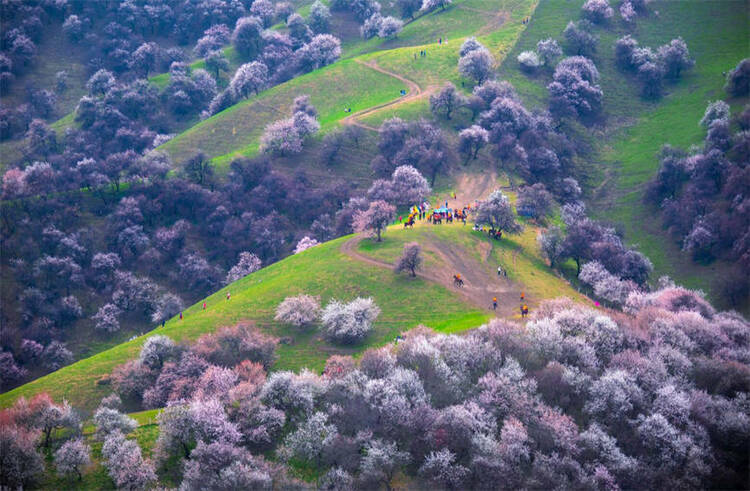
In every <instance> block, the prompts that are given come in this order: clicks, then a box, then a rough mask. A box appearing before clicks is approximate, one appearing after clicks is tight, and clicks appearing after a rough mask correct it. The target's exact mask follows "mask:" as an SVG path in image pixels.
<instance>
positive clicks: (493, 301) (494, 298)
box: [492, 297, 497, 310]
mask: <svg viewBox="0 0 750 491" xmlns="http://www.w3.org/2000/svg"><path fill="white" fill-rule="evenodd" d="M492 310H497V297H492Z"/></svg>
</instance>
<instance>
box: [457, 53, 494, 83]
mask: <svg viewBox="0 0 750 491" xmlns="http://www.w3.org/2000/svg"><path fill="white" fill-rule="evenodd" d="M494 64H495V59H494V58H493V57H492V55H491V54H490V52H489V50H487V49H486V48H484V47H483V48H480V49H475V50H472V51H470V52H468V53H467V54H466V55H465V56H462V57H461V58H459V60H458V72H459V73H460V74H461V75H463V76H464V77H467V78H472V79H474V80H476V82H477V84H481V83H482V82H484V81H485V80H487V79H488V78H490V77H492V75H493V73H494V72H493V68H492V67H493V65H494Z"/></svg>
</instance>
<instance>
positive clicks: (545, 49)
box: [536, 38, 562, 66]
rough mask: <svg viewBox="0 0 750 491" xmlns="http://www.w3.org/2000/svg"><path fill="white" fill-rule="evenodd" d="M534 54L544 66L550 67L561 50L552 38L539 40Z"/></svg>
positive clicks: (560, 53)
mask: <svg viewBox="0 0 750 491" xmlns="http://www.w3.org/2000/svg"><path fill="white" fill-rule="evenodd" d="M536 52H537V54H538V55H539V58H540V59H541V61H542V63H544V65H546V66H551V65H552V62H554V61H555V60H556V59H557V58H558V57H559V56H561V55H562V48H560V45H559V44H557V41H556V40H555V39H553V38H547V39H540V40H539V42H538V43H536Z"/></svg>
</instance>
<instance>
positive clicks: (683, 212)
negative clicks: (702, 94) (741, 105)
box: [646, 101, 750, 306]
mask: <svg viewBox="0 0 750 491" xmlns="http://www.w3.org/2000/svg"><path fill="white" fill-rule="evenodd" d="M700 124H701V126H702V127H703V128H705V129H706V138H705V141H704V144H703V148H693V149H690V150H688V151H685V150H682V149H679V148H675V147H672V146H670V145H665V146H664V147H663V148H662V150H661V153H660V155H659V159H660V161H661V164H660V166H659V171H658V172H657V174H656V176H655V177H654V179H653V180H652V181H651V183H650V184H649V187H648V189H647V192H646V200H647V201H648V202H649V203H652V204H654V205H656V206H658V207H659V209H660V211H661V217H662V220H663V223H664V226H665V227H666V228H667V229H668V230H669V232H670V233H671V234H672V236H673V237H675V238H676V239H677V240H678V241H679V242H680V243H681V245H682V249H683V250H684V251H686V252H688V253H690V254H692V256H693V257H694V259H696V260H699V261H704V262H705V261H710V260H712V259H713V258H717V257H718V258H723V259H726V260H728V261H731V262H733V263H735V264H736V266H737V268H736V270H735V273H734V274H731V275H730V276H729V277H727V278H724V279H723V281H722V283H721V285H720V287H721V293H722V296H724V297H725V301H726V303H727V304H729V305H732V306H740V305H742V304H744V303H745V302H747V296H748V293H749V292H750V285H749V283H748V278H749V277H750V228H748V223H750V201H748V197H747V190H748V187H749V186H750V166H748V162H750V108H748V107H746V108H745V109H744V111H743V112H741V113H739V114H738V115H737V116H736V118H734V119H732V118H730V114H729V106H728V105H727V104H726V103H725V102H723V101H716V102H712V103H711V104H709V106H708V107H707V108H706V113H705V115H704V117H703V119H701V121H700Z"/></svg>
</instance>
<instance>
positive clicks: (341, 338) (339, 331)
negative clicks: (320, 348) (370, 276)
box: [320, 298, 380, 344]
mask: <svg viewBox="0 0 750 491" xmlns="http://www.w3.org/2000/svg"><path fill="white" fill-rule="evenodd" d="M378 315H380V308H379V307H378V306H377V305H376V304H375V301H374V300H373V299H372V298H355V299H354V300H352V301H351V302H349V303H343V302H340V301H338V300H336V299H332V300H331V301H330V302H329V303H328V305H326V306H325V308H324V309H323V312H322V314H321V318H320V320H321V323H322V324H323V333H324V334H325V336H326V337H327V338H329V339H330V340H332V341H334V342H337V343H344V344H353V343H356V342H359V341H361V340H363V339H364V338H365V337H366V336H367V335H368V334H369V333H370V331H372V328H373V323H374V322H375V319H377V317H378Z"/></svg>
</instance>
